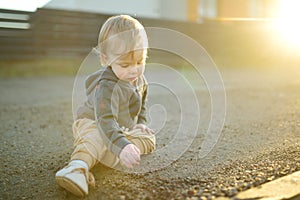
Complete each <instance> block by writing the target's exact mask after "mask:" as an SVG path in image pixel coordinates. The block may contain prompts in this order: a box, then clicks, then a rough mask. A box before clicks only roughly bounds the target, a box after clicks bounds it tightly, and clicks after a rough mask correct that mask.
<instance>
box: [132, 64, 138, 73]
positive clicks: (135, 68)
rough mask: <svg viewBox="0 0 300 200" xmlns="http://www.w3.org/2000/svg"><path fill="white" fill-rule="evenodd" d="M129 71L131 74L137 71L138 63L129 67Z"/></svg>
mask: <svg viewBox="0 0 300 200" xmlns="http://www.w3.org/2000/svg"><path fill="white" fill-rule="evenodd" d="M131 73H133V74H135V73H138V65H134V66H132V67H131Z"/></svg>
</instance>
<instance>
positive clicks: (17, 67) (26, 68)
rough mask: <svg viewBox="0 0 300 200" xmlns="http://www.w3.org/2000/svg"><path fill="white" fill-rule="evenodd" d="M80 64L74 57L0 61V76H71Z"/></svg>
mask: <svg viewBox="0 0 300 200" xmlns="http://www.w3.org/2000/svg"><path fill="white" fill-rule="evenodd" d="M80 64H81V60H75V59H42V60H18V61H9V60H7V61H0V77H34V76H39V77H43V76H57V75H66V76H72V75H75V74H76V72H77V70H78V69H79V67H80Z"/></svg>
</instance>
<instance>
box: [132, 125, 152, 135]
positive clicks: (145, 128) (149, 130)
mask: <svg viewBox="0 0 300 200" xmlns="http://www.w3.org/2000/svg"><path fill="white" fill-rule="evenodd" d="M132 129H141V130H142V131H143V132H147V133H149V134H154V133H155V132H154V131H153V130H152V129H151V128H149V127H148V126H146V125H145V124H137V125H135V126H134V127H133V128H132Z"/></svg>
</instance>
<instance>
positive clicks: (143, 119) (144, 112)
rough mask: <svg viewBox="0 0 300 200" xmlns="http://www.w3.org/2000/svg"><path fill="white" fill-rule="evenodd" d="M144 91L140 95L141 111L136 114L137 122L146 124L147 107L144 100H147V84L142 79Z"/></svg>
mask: <svg viewBox="0 0 300 200" xmlns="http://www.w3.org/2000/svg"><path fill="white" fill-rule="evenodd" d="M144 82H145V84H144V92H143V96H142V107H141V111H140V113H139V116H138V122H137V123H138V124H147V116H146V115H147V109H146V102H147V94H148V84H147V83H146V81H145V79H144Z"/></svg>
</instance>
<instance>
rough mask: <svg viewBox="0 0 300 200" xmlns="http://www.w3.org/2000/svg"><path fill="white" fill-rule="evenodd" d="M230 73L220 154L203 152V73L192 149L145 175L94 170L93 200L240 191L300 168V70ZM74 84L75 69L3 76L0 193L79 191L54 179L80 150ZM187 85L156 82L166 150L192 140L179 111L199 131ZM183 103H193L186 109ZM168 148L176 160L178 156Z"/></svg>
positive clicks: (26, 195) (61, 195) (152, 100)
mask: <svg viewBox="0 0 300 200" xmlns="http://www.w3.org/2000/svg"><path fill="white" fill-rule="evenodd" d="M220 73H221V75H222V77H223V79H224V84H225V89H226V98H227V101H226V102H227V104H226V118H225V124H224V128H223V130H222V133H221V135H220V137H219V140H218V143H217V144H216V146H215V147H214V148H213V150H212V152H210V154H208V155H207V156H206V157H205V158H202V159H200V158H199V151H200V149H201V144H202V143H203V141H204V140H205V137H206V134H207V128H208V124H209V120H210V112H211V105H210V96H209V93H208V91H207V88H206V87H205V85H203V83H199V84H197V81H195V82H194V83H195V84H194V86H195V88H194V91H195V94H196V99H197V103H198V105H199V108H200V111H201V118H200V123H199V129H198V130H197V131H196V134H195V136H194V138H192V144H191V146H190V147H188V146H187V150H186V151H185V152H182V153H184V154H183V155H182V156H181V157H178V159H177V160H174V161H173V162H172V163H171V164H170V165H168V166H166V167H165V168H163V169H160V170H157V171H153V172H149V173H145V174H143V173H142V174H140V173H134V174H133V173H125V172H120V171H115V170H112V169H109V168H107V167H105V166H102V165H98V166H96V167H95V168H94V169H92V172H93V173H94V175H95V178H96V187H95V188H90V195H89V196H88V197H86V199H186V198H193V199H212V198H214V197H217V196H229V197H231V196H234V195H235V194H237V193H238V192H239V191H241V190H246V189H248V188H250V187H256V186H258V185H260V184H262V183H264V182H267V181H270V180H273V179H276V178H278V177H280V176H283V175H286V174H289V173H291V172H294V171H298V170H300V146H299V144H300V143H299V142H300V79H299V77H300V70H299V69H298V70H296V69H287V68H285V69H264V70H263V69H256V70H250V69H243V70H242V69H239V70H234V69H221V70H220ZM147 76H149V77H151V76H152V77H156V78H157V79H158V80H159V79H164V80H167V82H169V83H170V84H171V85H173V86H174V87H175V88H180V84H179V85H176V84H178V81H176V80H173V79H172V78H170V77H169V76H168V74H164V73H161V72H159V73H158V72H157V71H155V70H154V71H151V70H148V71H147ZM73 83H74V77H61V76H57V77H48V78H44V77H35V78H24V77H23V78H17V77H16V78H2V79H1V80H0V93H1V98H0V110H1V112H0V120H1V125H0V138H1V139H0V153H1V156H0V159H1V160H0V166H1V167H0V170H1V176H0V184H1V186H0V199H76V197H75V196H73V195H71V194H69V193H67V192H65V191H64V190H62V189H61V188H59V187H58V186H57V185H56V183H55V179H54V174H55V172H56V171H57V170H58V169H60V168H61V167H63V166H64V165H65V164H66V163H67V162H68V160H69V157H70V154H71V153H72V149H73V146H72V143H73V138H72V131H71V124H72V121H73V118H72V89H73ZM217 89H218V88H217ZM179 91H182V94H184V95H185V96H184V97H185V98H182V97H181V96H180V98H179V101H175V100H174V99H176V98H175V97H174V96H172V94H171V93H168V92H166V91H165V90H161V91H160V89H159V88H157V87H156V86H155V85H153V87H152V90H151V95H150V97H149V105H152V106H153V107H152V110H151V112H150V114H151V115H152V116H151V117H152V121H151V127H152V128H154V129H156V130H157V132H158V134H157V140H158V144H157V149H158V150H159V149H162V148H163V147H165V146H171V145H175V146H176V145H177V146H178V147H180V145H182V144H185V142H177V143H175V144H174V143H172V138H173V137H174V133H175V132H177V130H179V125H178V122H180V120H183V119H181V118H180V117H179V116H183V117H184V120H185V119H187V121H186V123H185V124H184V126H185V127H184V129H180V131H182V130H183V131H182V132H188V133H191V132H193V131H195V130H193V129H191V127H193V124H189V121H190V122H191V123H192V122H193V119H195V118H196V117H197V116H198V114H199V113H196V112H190V111H191V110H193V109H194V108H195V107H193V106H195V105H193V104H192V103H191V104H189V102H190V101H191V99H195V96H193V95H192V94H191V93H186V94H185V91H186V90H185V88H184V87H182V88H181V89H180V90H179ZM175 92H176V91H175ZM178 102H182V103H183V105H190V107H189V106H187V107H186V108H185V109H179V107H178V105H179V104H178ZM156 104H159V105H160V106H157V105H156ZM155 105H156V106H155ZM162 108H164V109H162ZM183 110H188V113H184V112H183ZM194 110H197V109H194ZM183 113H184V114H183ZM163 123H164V124H163ZM179 134H183V133H179ZM187 136H188V134H187ZM178 149H180V150H179V151H181V149H182V148H178ZM174 151H176V148H175V150H174ZM175 153H178V154H180V152H175ZM160 156H161V157H162V159H166V158H167V157H169V156H170V155H167V154H162V155H160ZM149 159H150V161H151V158H148V160H149ZM152 162H155V160H154V161H152ZM144 164H145V163H144ZM145 165H146V164H145Z"/></svg>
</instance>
